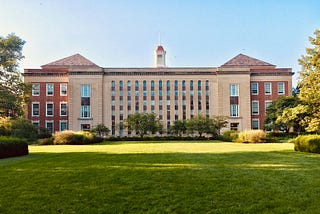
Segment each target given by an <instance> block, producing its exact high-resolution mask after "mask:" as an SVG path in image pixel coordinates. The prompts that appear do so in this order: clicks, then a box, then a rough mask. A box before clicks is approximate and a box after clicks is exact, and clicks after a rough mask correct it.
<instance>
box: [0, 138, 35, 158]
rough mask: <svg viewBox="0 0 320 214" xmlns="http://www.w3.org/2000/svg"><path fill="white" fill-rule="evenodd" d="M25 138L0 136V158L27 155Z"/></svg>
mask: <svg viewBox="0 0 320 214" xmlns="http://www.w3.org/2000/svg"><path fill="white" fill-rule="evenodd" d="M28 154H29V150H28V143H27V141H26V140H24V139H21V138H16V137H7V136H0V158H8V157H16V156H22V155H28Z"/></svg>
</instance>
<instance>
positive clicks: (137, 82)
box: [135, 80, 139, 113]
mask: <svg viewBox="0 0 320 214" xmlns="http://www.w3.org/2000/svg"><path fill="white" fill-rule="evenodd" d="M135 112H136V113H138V112H139V81H137V80H136V82H135Z"/></svg>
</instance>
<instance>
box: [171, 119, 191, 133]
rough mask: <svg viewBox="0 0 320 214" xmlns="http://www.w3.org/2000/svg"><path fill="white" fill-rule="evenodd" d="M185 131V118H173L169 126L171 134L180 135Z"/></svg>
mask: <svg viewBox="0 0 320 214" xmlns="http://www.w3.org/2000/svg"><path fill="white" fill-rule="evenodd" d="M186 131H187V123H186V121H185V120H175V121H174V122H173V125H172V126H171V127H170V132H171V134H174V135H178V136H180V137H181V135H182V133H184V132H186Z"/></svg>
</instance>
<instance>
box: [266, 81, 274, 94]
mask: <svg viewBox="0 0 320 214" xmlns="http://www.w3.org/2000/svg"><path fill="white" fill-rule="evenodd" d="M267 85H269V86H270V89H269V90H270V92H267ZM264 94H265V95H272V84H271V82H265V83H264Z"/></svg>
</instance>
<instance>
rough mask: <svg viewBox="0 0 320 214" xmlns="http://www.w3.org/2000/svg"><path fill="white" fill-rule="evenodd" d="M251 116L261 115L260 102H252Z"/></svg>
mask: <svg viewBox="0 0 320 214" xmlns="http://www.w3.org/2000/svg"><path fill="white" fill-rule="evenodd" d="M251 114H252V115H259V101H252V102H251Z"/></svg>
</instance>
